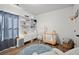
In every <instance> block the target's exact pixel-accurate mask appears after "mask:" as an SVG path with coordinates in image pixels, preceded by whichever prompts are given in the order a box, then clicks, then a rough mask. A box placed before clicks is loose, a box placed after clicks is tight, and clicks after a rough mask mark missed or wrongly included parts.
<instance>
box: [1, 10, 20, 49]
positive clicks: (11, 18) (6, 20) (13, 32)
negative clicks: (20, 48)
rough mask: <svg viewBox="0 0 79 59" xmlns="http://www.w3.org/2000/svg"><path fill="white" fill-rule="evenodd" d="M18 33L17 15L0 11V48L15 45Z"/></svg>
mask: <svg viewBox="0 0 79 59" xmlns="http://www.w3.org/2000/svg"><path fill="white" fill-rule="evenodd" d="M18 35H19V16H17V15H14V14H10V13H7V12H3V11H0V50H3V49H6V48H9V47H12V46H15V45H16V37H17V36H18Z"/></svg>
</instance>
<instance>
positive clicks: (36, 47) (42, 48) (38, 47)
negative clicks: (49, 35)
mask: <svg viewBox="0 0 79 59" xmlns="http://www.w3.org/2000/svg"><path fill="white" fill-rule="evenodd" d="M51 49H52V48H51V47H50V46H48V45H44V44H33V45H30V46H28V47H26V48H24V49H23V50H21V51H20V52H19V53H18V54H17V55H32V54H33V53H37V54H41V53H44V52H47V51H50V50H51Z"/></svg>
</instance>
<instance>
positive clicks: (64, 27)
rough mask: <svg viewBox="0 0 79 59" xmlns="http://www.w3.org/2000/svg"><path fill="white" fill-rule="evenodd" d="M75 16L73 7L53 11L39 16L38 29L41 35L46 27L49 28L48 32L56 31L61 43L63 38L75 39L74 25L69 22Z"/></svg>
mask: <svg viewBox="0 0 79 59" xmlns="http://www.w3.org/2000/svg"><path fill="white" fill-rule="evenodd" d="M72 14H73V7H67V8H64V9H60V10H55V11H51V12H48V13H44V14H41V15H38V16H37V20H38V23H37V29H38V32H39V33H41V32H43V31H44V27H47V29H48V30H47V31H48V32H52V31H53V30H55V31H56V32H57V33H58V35H59V38H60V40H61V41H63V38H72V37H73V33H74V32H73V26H74V25H73V24H72V22H71V21H70V20H69V16H71V15H72Z"/></svg>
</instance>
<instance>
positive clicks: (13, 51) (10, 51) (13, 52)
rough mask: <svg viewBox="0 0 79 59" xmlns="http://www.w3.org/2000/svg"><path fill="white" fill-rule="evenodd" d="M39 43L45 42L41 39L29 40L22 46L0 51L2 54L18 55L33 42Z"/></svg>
mask: <svg viewBox="0 0 79 59" xmlns="http://www.w3.org/2000/svg"><path fill="white" fill-rule="evenodd" d="M38 43H41V44H44V43H43V42H39V40H34V41H33V42H30V41H29V42H27V43H25V44H24V46H22V47H19V48H9V49H6V50H4V51H2V52H0V55H16V54H17V53H18V52H20V51H21V50H22V49H23V48H25V47H28V46H30V45H32V44H38ZM49 46H51V45H49Z"/></svg>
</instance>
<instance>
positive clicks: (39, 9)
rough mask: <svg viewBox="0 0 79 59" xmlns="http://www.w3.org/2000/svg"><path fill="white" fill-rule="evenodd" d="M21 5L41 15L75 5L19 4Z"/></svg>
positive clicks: (30, 11) (32, 12) (28, 10)
mask: <svg viewBox="0 0 79 59" xmlns="http://www.w3.org/2000/svg"><path fill="white" fill-rule="evenodd" d="M19 6H20V7H22V8H23V9H24V10H26V11H27V12H29V13H31V14H33V15H39V14H42V13H46V12H50V11H54V10H58V9H62V8H66V7H70V6H73V5H72V4H19Z"/></svg>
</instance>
